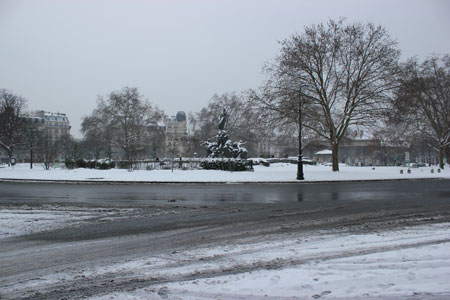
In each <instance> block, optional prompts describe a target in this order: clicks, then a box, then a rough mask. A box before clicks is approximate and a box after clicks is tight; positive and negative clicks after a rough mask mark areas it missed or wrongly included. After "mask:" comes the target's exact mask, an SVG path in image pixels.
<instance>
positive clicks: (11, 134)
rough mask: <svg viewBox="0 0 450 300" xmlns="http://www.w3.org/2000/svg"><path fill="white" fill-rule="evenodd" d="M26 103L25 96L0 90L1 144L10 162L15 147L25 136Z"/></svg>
mask: <svg viewBox="0 0 450 300" xmlns="http://www.w3.org/2000/svg"><path fill="white" fill-rule="evenodd" d="M25 105H26V100H25V99H24V98H23V97H21V96H18V95H15V94H14V93H12V92H10V91H8V90H5V89H2V90H0V146H1V147H3V148H4V149H5V150H6V151H7V153H8V157H9V162H11V158H12V156H13V154H14V148H15V147H16V145H17V144H19V143H21V140H22V137H23V129H24V126H25V119H24V118H23V113H24V109H25Z"/></svg>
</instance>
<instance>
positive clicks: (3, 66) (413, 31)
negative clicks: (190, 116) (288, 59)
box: [0, 0, 450, 137]
mask: <svg viewBox="0 0 450 300" xmlns="http://www.w3.org/2000/svg"><path fill="white" fill-rule="evenodd" d="M449 16H450V1H446V0H442V1H439V0H421V1H417V0H416V1H414V0H404V1H403V0H389V1H363V0H359V1H350V0H347V1H337V0H334V1H333V0H330V1H320V0H319V1H318V0H315V1H293V0H196V1H194V0H160V1H150V0H149V1H144V0H140V1H139V0H131V1H125V0H123V1H118V0H103V1H101V0H98V1H96V0H90V1H88V0H65V1H63V0H59V1H57V0H52V1H40V0H29V1H21V0H0V88H7V89H9V90H12V91H14V92H16V93H18V94H21V95H22V96H24V97H25V98H27V99H28V108H29V109H30V110H35V109H43V110H47V111H52V112H65V113H67V114H68V116H69V119H70V121H71V123H72V126H73V129H72V134H73V135H74V136H75V137H81V133H80V132H79V128H80V119H81V118H82V117H83V116H84V115H88V114H90V113H91V112H92V110H93V109H94V108H95V106H96V99H97V95H105V94H108V93H109V92H111V91H114V90H119V89H121V88H122V87H124V86H131V87H138V88H139V90H140V92H141V94H143V95H144V96H145V97H146V98H148V99H149V100H150V101H151V102H152V103H153V104H155V105H158V106H159V107H160V108H161V109H163V110H164V111H165V112H166V113H167V114H169V115H174V114H175V113H176V112H177V111H178V110H184V111H186V112H189V111H192V112H195V111H199V110H200V109H201V108H202V107H204V106H205V105H206V104H207V103H208V101H209V99H210V98H211V97H212V95H213V94H214V93H218V94H221V93H225V92H232V91H236V92H241V91H243V90H246V89H249V88H256V87H258V86H259V85H260V83H261V82H262V80H263V75H262V74H261V68H262V65H263V64H264V62H267V61H270V60H271V59H273V58H274V57H275V56H276V55H277V53H278V51H279V44H278V43H277V41H280V40H283V39H285V38H288V37H289V36H290V35H291V34H293V33H295V32H302V31H303V27H304V26H305V25H311V24H314V23H319V22H323V21H326V20H327V19H328V18H333V19H337V18H339V17H346V18H347V19H348V20H349V21H359V22H367V21H371V22H374V23H375V24H380V25H383V26H384V27H386V28H387V30H388V31H389V32H390V34H391V36H392V37H394V38H395V39H397V41H398V42H399V48H400V49H401V50H402V57H403V59H405V58H408V57H411V56H418V57H420V58H424V57H427V56H429V55H431V54H433V53H436V54H446V53H450V17H449Z"/></svg>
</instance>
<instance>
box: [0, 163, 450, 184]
mask: <svg viewBox="0 0 450 300" xmlns="http://www.w3.org/2000/svg"><path fill="white" fill-rule="evenodd" d="M401 170H403V174H401V173H400V171H401ZM410 170H411V173H410V174H409V173H408V168H406V167H375V168H372V167H350V166H345V165H341V166H340V171H339V172H332V171H331V167H329V166H322V165H319V166H311V165H305V166H304V174H305V181H345V180H382V179H415V178H449V179H450V168H449V167H448V165H447V167H446V168H445V169H444V170H440V172H438V169H437V168H436V167H422V168H411V169H410ZM432 170H433V171H434V172H433V173H432ZM296 173H297V166H296V165H295V164H286V163H276V164H271V166H270V167H264V166H255V168H254V171H253V172H227V171H215V170H176V169H175V170H174V171H173V172H172V171H171V170H151V171H146V170H136V171H132V172H129V171H127V170H123V169H112V170H93V169H74V170H67V169H64V168H55V169H51V170H44V168H43V167H42V166H40V165H35V166H34V168H33V169H31V170H30V168H29V164H19V165H16V166H15V167H14V168H11V167H6V168H0V179H26V180H32V179H37V180H79V181H137V182H290V181H292V182H297V181H296V180H295V177H296Z"/></svg>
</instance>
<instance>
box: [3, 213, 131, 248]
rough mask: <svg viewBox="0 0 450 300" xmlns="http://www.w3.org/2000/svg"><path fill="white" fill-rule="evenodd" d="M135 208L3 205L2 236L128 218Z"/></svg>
mask: <svg viewBox="0 0 450 300" xmlns="http://www.w3.org/2000/svg"><path fill="white" fill-rule="evenodd" d="M136 210H137V209H135V208H120V209H119V208H106V209H102V208H89V207H70V206H58V205H43V206H42V207H30V206H27V205H22V206H18V207H0V241H1V238H5V237H13V236H19V235H24V234H31V233H36V232H41V231H48V230H55V229H60V228H66V227H71V226H78V225H81V224H83V223H86V222H92V221H95V222H106V221H108V220H110V219H118V218H125V217H126V216H128V215H130V214H133V213H134V212H135V211H136Z"/></svg>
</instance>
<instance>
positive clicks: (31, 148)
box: [29, 126, 36, 169]
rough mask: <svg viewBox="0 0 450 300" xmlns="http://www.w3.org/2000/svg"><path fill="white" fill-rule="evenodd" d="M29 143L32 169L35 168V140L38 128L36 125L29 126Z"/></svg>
mask: <svg viewBox="0 0 450 300" xmlns="http://www.w3.org/2000/svg"><path fill="white" fill-rule="evenodd" d="M29 132H30V135H29V139H30V140H29V143H30V169H33V142H34V134H35V133H36V129H35V128H34V127H32V126H31V127H30V128H29Z"/></svg>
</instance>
